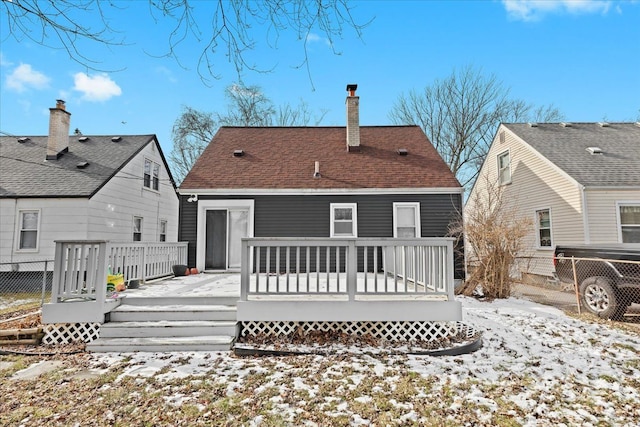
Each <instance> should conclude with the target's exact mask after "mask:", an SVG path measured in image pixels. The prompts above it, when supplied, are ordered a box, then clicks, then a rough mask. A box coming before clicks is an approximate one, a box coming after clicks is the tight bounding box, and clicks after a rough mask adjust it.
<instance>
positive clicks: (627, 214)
mask: <svg viewBox="0 0 640 427" xmlns="http://www.w3.org/2000/svg"><path fill="white" fill-rule="evenodd" d="M487 179H488V180H489V182H494V183H497V184H498V185H500V186H502V187H503V190H504V196H505V197H506V198H507V200H509V201H510V202H512V203H515V204H516V206H517V209H518V212H519V213H520V214H521V215H523V216H529V217H530V218H531V219H532V220H533V224H534V225H533V227H532V229H531V233H530V234H529V236H528V239H527V246H528V248H529V252H530V254H533V255H536V256H543V257H551V255H552V254H553V249H554V247H555V246H556V245H567V244H569V245H570V244H621V245H625V246H633V245H638V244H640V123H505V124H501V125H500V127H499V128H498V131H497V133H496V136H495V138H494V140H493V142H492V144H491V147H490V149H489V153H488V155H487V157H486V159H485V161H484V164H483V166H482V168H481V171H480V177H479V179H478V180H477V181H476V184H475V185H474V187H473V189H472V191H471V195H470V197H469V201H468V202H467V204H466V206H465V211H468V210H469V209H472V208H473V203H472V200H473V198H474V197H475V196H476V195H477V194H483V192H486V191H487V188H486V184H485V183H486V182H487ZM537 269H538V270H539V271H538V272H541V274H552V272H553V267H552V266H551V265H545V266H540V267H537Z"/></svg>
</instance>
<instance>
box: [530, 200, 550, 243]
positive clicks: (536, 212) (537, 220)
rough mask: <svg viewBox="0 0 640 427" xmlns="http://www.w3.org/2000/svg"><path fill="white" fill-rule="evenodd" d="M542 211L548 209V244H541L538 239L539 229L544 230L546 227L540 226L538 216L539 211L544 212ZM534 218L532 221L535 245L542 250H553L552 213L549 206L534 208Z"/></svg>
mask: <svg viewBox="0 0 640 427" xmlns="http://www.w3.org/2000/svg"><path fill="white" fill-rule="evenodd" d="M544 211H548V212H549V239H550V246H542V242H541V241H540V231H541V230H544V229H546V228H542V227H540V219H539V216H538V213H539V212H544ZM533 215H534V218H533V221H534V223H535V225H536V247H537V248H538V249H539V250H543V251H549V250H553V249H554V245H553V220H552V219H551V218H552V214H551V208H540V209H536V210H535V212H534V213H533Z"/></svg>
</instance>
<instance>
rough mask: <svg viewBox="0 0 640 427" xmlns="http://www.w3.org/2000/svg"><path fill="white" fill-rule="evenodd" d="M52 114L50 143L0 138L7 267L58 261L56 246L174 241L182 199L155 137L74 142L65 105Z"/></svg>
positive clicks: (2, 242) (0, 208)
mask: <svg viewBox="0 0 640 427" xmlns="http://www.w3.org/2000/svg"><path fill="white" fill-rule="evenodd" d="M50 111H51V115H50V123H49V135H48V136H21V137H15V136H11V137H10V136H2V137H0V262H2V263H5V264H3V268H4V267H10V265H9V264H6V263H13V264H14V267H13V268H16V267H15V264H17V263H20V262H26V261H33V260H53V258H54V251H55V243H54V241H56V240H75V239H78V240H83V239H87V240H109V241H127V242H131V241H143V242H145V241H146V242H157V241H167V242H175V241H177V237H178V196H177V192H176V186H175V183H174V180H173V177H172V176H171V173H170V171H169V168H168V166H167V162H166V161H165V158H164V155H163V154H162V150H161V148H160V144H159V143H158V140H157V138H156V136H155V135H121V136H118V135H113V136H93V135H73V136H69V124H70V115H71V114H70V113H69V112H67V111H66V109H65V105H64V101H58V103H57V105H56V107H55V108H50ZM20 268H21V269H23V268H24V269H28V267H27V266H26V265H23V266H20ZM38 268H41V267H38Z"/></svg>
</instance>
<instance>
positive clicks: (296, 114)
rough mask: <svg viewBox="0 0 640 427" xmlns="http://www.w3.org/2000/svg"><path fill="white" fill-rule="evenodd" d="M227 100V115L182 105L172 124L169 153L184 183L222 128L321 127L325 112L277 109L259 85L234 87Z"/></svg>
mask: <svg viewBox="0 0 640 427" xmlns="http://www.w3.org/2000/svg"><path fill="white" fill-rule="evenodd" d="M225 96H226V98H227V101H228V105H227V111H225V112H224V113H218V112H216V113H208V112H203V111H198V110H196V109H194V108H191V107H187V106H183V107H182V112H181V113H180V116H179V117H178V118H177V119H176V121H175V123H174V124H173V129H172V131H171V136H172V140H173V148H172V150H171V152H170V153H169V162H170V163H171V166H172V173H173V175H174V178H175V179H176V180H177V181H178V182H181V181H182V180H183V179H184V177H185V176H186V175H187V173H189V171H190V170H191V167H192V166H193V165H194V163H195V162H196V160H197V159H198V157H200V154H201V153H202V151H203V150H204V149H205V148H206V146H207V145H208V144H209V142H210V141H211V139H213V136H214V135H215V133H216V132H217V130H218V128H219V127H220V126H271V125H274V124H275V125H277V126H306V125H308V124H309V122H310V121H311V120H312V119H313V120H314V124H315V125H318V124H319V123H320V122H321V121H322V119H323V118H324V116H325V115H326V111H325V110H321V111H320V113H319V114H314V113H313V112H312V111H311V110H310V109H309V106H308V104H307V103H306V102H304V101H300V103H299V104H298V106H296V107H294V106H291V104H285V105H283V106H281V107H279V108H278V109H276V108H275V107H274V106H273V102H272V101H271V100H270V99H269V98H268V97H267V96H266V95H265V94H264V92H263V91H262V89H261V88H260V87H259V86H244V85H243V84H242V83H240V84H232V85H230V86H228V87H227V88H226V89H225Z"/></svg>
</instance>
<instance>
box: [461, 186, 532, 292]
mask: <svg viewBox="0 0 640 427" xmlns="http://www.w3.org/2000/svg"><path fill="white" fill-rule="evenodd" d="M478 179H481V180H482V182H481V183H478V184H481V185H482V186H484V190H485V191H479V192H476V193H474V195H473V196H472V198H471V199H470V200H469V201H468V202H467V204H466V206H465V215H464V221H463V219H462V217H460V219H459V220H458V221H457V222H455V223H453V224H452V227H451V230H450V232H451V235H454V236H464V242H465V255H466V257H467V265H468V272H467V279H466V281H465V283H464V285H463V286H462V287H461V288H459V289H458V293H461V294H464V295H468V296H470V295H473V294H474V292H476V290H477V289H478V287H481V288H482V294H483V295H484V296H485V297H488V298H508V297H509V296H510V295H511V287H512V277H511V273H512V271H513V268H514V266H515V264H516V258H517V257H518V256H521V255H522V251H523V249H524V247H525V246H524V245H525V238H526V236H527V234H528V233H529V232H530V231H531V227H532V222H533V221H532V220H531V218H529V217H522V216H519V215H517V201H515V200H508V199H507V198H506V197H505V196H504V193H503V191H504V187H502V186H499V185H498V184H497V183H496V182H495V181H494V180H493V181H492V180H490V179H489V178H488V176H481V177H479V178H478Z"/></svg>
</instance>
